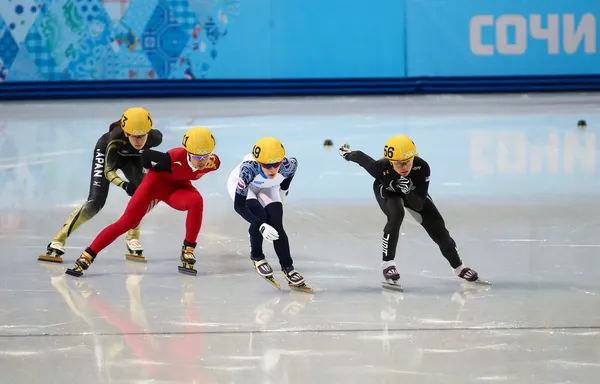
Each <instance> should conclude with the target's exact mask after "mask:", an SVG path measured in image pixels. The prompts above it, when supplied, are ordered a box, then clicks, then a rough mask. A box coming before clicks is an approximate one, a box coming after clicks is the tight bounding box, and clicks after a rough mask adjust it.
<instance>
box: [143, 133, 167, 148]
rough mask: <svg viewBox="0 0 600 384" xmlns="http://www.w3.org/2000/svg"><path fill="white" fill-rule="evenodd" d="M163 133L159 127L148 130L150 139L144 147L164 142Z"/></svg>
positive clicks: (152, 146)
mask: <svg viewBox="0 0 600 384" xmlns="http://www.w3.org/2000/svg"><path fill="white" fill-rule="evenodd" d="M162 140H163V134H162V132H161V131H159V130H158V129H151V130H150V132H148V140H147V141H146V145H144V149H149V148H154V147H158V146H159V145H161V144H162Z"/></svg>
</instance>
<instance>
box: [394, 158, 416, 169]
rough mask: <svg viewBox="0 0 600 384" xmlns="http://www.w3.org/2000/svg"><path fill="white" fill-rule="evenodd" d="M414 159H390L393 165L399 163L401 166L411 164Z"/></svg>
mask: <svg viewBox="0 0 600 384" xmlns="http://www.w3.org/2000/svg"><path fill="white" fill-rule="evenodd" d="M412 161H413V159H408V160H404V161H392V160H390V164H392V165H397V166H399V167H406V166H408V165H410V163H412Z"/></svg>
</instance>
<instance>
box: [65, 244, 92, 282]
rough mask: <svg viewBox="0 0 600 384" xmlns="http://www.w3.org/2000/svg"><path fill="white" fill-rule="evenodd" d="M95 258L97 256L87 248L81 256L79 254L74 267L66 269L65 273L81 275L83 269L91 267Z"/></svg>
mask: <svg viewBox="0 0 600 384" xmlns="http://www.w3.org/2000/svg"><path fill="white" fill-rule="evenodd" d="M95 258H96V256H95V255H92V253H91V252H89V250H88V249H86V250H85V251H84V252H83V253H82V254H81V256H79V259H77V261H75V265H74V266H73V268H68V269H67V270H66V271H65V273H66V274H67V275H71V276H75V277H80V276H81V275H83V271H85V270H87V269H88V268H89V266H90V265H91V264H92V263H93V262H94V259H95Z"/></svg>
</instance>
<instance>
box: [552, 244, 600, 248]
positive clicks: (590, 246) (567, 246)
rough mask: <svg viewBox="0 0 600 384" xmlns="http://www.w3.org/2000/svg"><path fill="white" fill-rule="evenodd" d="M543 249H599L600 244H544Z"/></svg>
mask: <svg viewBox="0 0 600 384" xmlns="http://www.w3.org/2000/svg"><path fill="white" fill-rule="evenodd" d="M542 247H566V248H598V247H600V244H543V245H542Z"/></svg>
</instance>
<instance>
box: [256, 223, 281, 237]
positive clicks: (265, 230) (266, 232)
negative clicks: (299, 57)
mask: <svg viewBox="0 0 600 384" xmlns="http://www.w3.org/2000/svg"><path fill="white" fill-rule="evenodd" d="M258 230H259V231H260V234H261V235H263V237H264V238H265V240H267V241H275V240H277V239H279V233H278V232H277V230H275V228H273V227H271V226H270V225H269V224H267V223H265V224H263V225H261V226H260V228H259V229H258Z"/></svg>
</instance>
